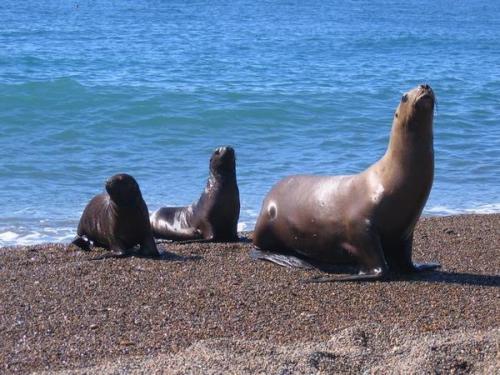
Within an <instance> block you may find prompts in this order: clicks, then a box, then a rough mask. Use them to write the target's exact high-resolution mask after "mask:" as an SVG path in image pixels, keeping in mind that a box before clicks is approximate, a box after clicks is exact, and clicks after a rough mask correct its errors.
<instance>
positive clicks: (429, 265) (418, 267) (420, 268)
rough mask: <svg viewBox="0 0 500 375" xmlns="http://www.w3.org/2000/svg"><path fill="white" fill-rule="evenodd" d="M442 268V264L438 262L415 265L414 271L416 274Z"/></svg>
mask: <svg viewBox="0 0 500 375" xmlns="http://www.w3.org/2000/svg"><path fill="white" fill-rule="evenodd" d="M438 268H441V264H439V263H436V262H430V263H413V271H414V272H425V271H432V270H435V269H438Z"/></svg>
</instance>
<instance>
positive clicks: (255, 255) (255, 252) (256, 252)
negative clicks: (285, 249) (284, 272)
mask: <svg viewBox="0 0 500 375" xmlns="http://www.w3.org/2000/svg"><path fill="white" fill-rule="evenodd" d="M250 257H251V258H252V259H260V260H267V261H269V262H273V263H276V264H278V265H280V266H282V267H288V268H302V269H313V268H315V267H314V266H313V265H311V264H310V263H308V262H306V261H305V260H303V259H300V258H298V257H296V256H294V255H291V254H280V253H273V252H270V251H262V250H260V249H258V248H256V247H254V248H253V249H252V250H251V251H250Z"/></svg>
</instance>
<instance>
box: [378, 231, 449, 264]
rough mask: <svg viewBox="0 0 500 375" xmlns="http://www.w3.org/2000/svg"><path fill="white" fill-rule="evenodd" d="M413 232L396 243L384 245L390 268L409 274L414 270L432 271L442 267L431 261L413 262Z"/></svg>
mask: <svg viewBox="0 0 500 375" xmlns="http://www.w3.org/2000/svg"><path fill="white" fill-rule="evenodd" d="M412 249H413V234H412V235H411V236H409V237H408V238H406V239H404V240H401V241H399V242H396V243H395V244H390V243H389V244H386V245H385V247H384V250H385V253H386V256H387V261H388V262H389V265H390V268H391V269H393V270H394V271H396V272H399V273H402V274H407V273H414V272H424V271H432V270H435V269H436V268H440V267H441V265H440V264H439V263H436V262H430V263H413V261H412V259H411V258H412Z"/></svg>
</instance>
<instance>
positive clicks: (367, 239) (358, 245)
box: [307, 233, 389, 283]
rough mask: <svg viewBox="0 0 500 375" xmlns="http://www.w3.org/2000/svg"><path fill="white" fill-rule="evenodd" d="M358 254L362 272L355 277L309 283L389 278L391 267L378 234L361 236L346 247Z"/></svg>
mask: <svg viewBox="0 0 500 375" xmlns="http://www.w3.org/2000/svg"><path fill="white" fill-rule="evenodd" d="M345 246H346V247H348V249H349V250H351V251H352V253H353V254H356V260H357V263H359V264H360V266H361V270H360V271H359V273H358V274H355V275H338V276H325V277H320V278H316V279H310V280H308V281H307V282H313V283H314V282H316V283H325V282H332V281H375V280H383V279H385V278H386V277H387V274H388V270H389V267H388V266H387V262H386V259H385V256H384V252H383V250H382V245H381V243H380V237H379V236H378V235H377V234H376V233H368V234H366V235H361V234H360V235H359V236H358V238H357V240H356V241H354V242H352V243H348V244H346V245H345Z"/></svg>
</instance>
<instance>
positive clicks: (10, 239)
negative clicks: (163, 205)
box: [0, 203, 500, 249]
mask: <svg viewBox="0 0 500 375" xmlns="http://www.w3.org/2000/svg"><path fill="white" fill-rule="evenodd" d="M259 210H260V206H259V207H258V208H257V211H255V212H256V213H255V215H252V216H251V217H248V214H247V219H248V220H247V221H245V220H240V221H239V223H238V232H244V233H247V232H251V231H252V230H253V228H254V226H255V222H256V220H257V215H258V212H259ZM153 212H154V211H150V214H151V213H153ZM496 214H500V203H491V204H481V205H479V206H477V207H476V208H463V209H461V210H459V209H456V210H455V209H449V208H446V207H444V206H443V207H441V206H436V207H430V208H427V209H426V210H425V211H424V212H423V213H422V215H421V218H440V217H450V216H463V215H496ZM80 216H81V212H80V214H79V215H78V218H77V219H74V220H73V221H72V222H71V223H65V224H64V225H63V226H61V227H51V226H48V227H45V228H39V229H38V230H35V229H33V230H31V231H24V232H19V231H16V230H15V229H14V228H10V227H9V228H8V229H6V228H4V230H3V231H2V230H0V249H1V248H11V247H15V246H17V247H24V246H38V245H44V244H51V243H57V244H69V243H70V242H71V241H72V240H73V238H74V236H75V234H76V228H77V226H78V221H79V218H80ZM240 219H241V217H240ZM251 228H252V230H250V229H251ZM56 233H57V234H56ZM18 241H25V243H22V242H21V243H19V242H18Z"/></svg>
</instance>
